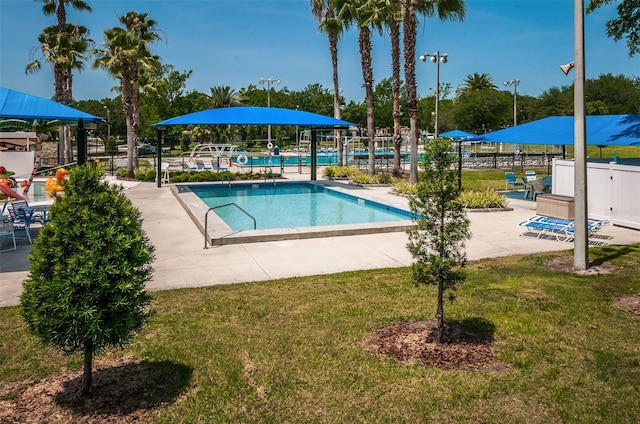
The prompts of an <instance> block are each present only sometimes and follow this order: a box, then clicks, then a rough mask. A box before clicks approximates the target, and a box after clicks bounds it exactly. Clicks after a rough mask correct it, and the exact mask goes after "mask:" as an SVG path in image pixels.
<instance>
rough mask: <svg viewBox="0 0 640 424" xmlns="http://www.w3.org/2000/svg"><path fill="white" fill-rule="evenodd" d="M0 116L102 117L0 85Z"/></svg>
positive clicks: (73, 119)
mask: <svg viewBox="0 0 640 424" xmlns="http://www.w3.org/2000/svg"><path fill="white" fill-rule="evenodd" d="M0 118H7V119H27V120H29V119H41V120H43V121H56V120H57V121H66V122H77V121H79V120H80V119H82V120H83V121H85V122H99V121H102V118H101V117H99V116H94V115H91V114H88V113H86V112H82V111H80V110H77V109H74V108H72V107H69V106H65V105H63V104H61V103H57V102H54V101H53V100H47V99H43V98H42V97H37V96H33V95H31V94H26V93H22V92H20V91H15V90H11V89H9V88H5V87H0Z"/></svg>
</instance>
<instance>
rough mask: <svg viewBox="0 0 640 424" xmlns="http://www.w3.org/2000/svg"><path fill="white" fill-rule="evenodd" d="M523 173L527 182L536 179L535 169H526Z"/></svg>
mask: <svg viewBox="0 0 640 424" xmlns="http://www.w3.org/2000/svg"><path fill="white" fill-rule="evenodd" d="M524 174H525V175H526V176H527V181H528V182H531V181H533V180H536V179H538V177H536V171H526V172H525V173H524Z"/></svg>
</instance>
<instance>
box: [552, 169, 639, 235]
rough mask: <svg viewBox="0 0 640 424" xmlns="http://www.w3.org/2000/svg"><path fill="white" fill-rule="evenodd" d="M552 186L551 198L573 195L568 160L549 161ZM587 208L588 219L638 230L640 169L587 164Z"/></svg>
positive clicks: (571, 172) (571, 171)
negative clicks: (552, 194)
mask: <svg viewBox="0 0 640 424" xmlns="http://www.w3.org/2000/svg"><path fill="white" fill-rule="evenodd" d="M552 184H553V185H552V192H553V193H554V194H562V195H565V196H573V195H574V189H573V188H574V177H573V161H572V160H561V159H554V160H553V183H552ZM587 208H588V213H589V218H591V219H608V220H609V221H611V223H612V224H615V225H620V226H622V227H629V228H635V229H640V166H632V165H621V164H618V163H614V162H609V163H594V162H587ZM639 241H640V240H639Z"/></svg>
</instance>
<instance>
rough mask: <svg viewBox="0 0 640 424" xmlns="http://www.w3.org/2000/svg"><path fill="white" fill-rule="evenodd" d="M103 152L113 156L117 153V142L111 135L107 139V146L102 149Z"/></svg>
mask: <svg viewBox="0 0 640 424" xmlns="http://www.w3.org/2000/svg"><path fill="white" fill-rule="evenodd" d="M104 152H105V153H106V154H108V155H115V154H117V153H118V140H116V138H115V137H114V136H112V135H110V136H109V138H108V139H107V144H106V146H105V148H104Z"/></svg>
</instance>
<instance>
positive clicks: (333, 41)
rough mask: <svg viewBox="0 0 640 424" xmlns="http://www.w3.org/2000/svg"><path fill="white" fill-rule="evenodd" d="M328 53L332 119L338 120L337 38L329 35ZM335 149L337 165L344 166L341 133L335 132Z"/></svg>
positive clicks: (339, 114)
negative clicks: (329, 56)
mask: <svg viewBox="0 0 640 424" xmlns="http://www.w3.org/2000/svg"><path fill="white" fill-rule="evenodd" d="M329 51H330V52H331V67H332V70H333V117H334V118H336V119H340V116H341V111H340V84H339V82H338V37H336V36H335V35H329ZM335 134H336V148H337V149H338V165H340V166H342V165H343V164H344V159H343V157H342V133H341V132H340V130H336V131H335Z"/></svg>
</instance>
